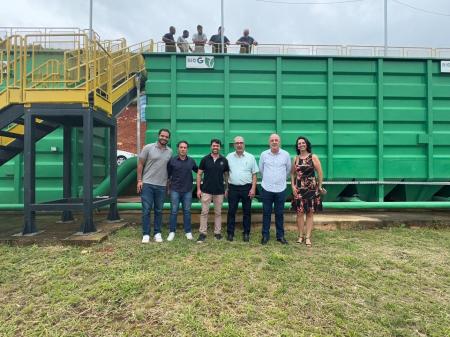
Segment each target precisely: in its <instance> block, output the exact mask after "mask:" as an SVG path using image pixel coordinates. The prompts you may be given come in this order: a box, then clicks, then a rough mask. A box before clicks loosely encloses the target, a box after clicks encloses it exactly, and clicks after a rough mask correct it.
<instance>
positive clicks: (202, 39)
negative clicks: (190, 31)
mask: <svg viewBox="0 0 450 337" xmlns="http://www.w3.org/2000/svg"><path fill="white" fill-rule="evenodd" d="M207 41H208V37H207V36H206V34H204V33H203V27H202V26H201V25H198V26H197V33H195V34H194V35H192V42H193V43H194V53H199V54H204V53H205V44H206V42H207Z"/></svg>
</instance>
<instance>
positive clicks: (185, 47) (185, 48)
mask: <svg viewBox="0 0 450 337" xmlns="http://www.w3.org/2000/svg"><path fill="white" fill-rule="evenodd" d="M188 37H189V32H188V31H187V30H183V35H182V36H179V37H178V39H177V46H178V48H180V52H181V53H189V51H192V48H191V46H189V42H188V40H187V38H188Z"/></svg>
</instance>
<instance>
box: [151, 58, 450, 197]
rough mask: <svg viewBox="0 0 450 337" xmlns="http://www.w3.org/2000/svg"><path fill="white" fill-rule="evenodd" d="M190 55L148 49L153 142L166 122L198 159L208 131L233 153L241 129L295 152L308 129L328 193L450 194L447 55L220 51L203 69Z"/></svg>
mask: <svg viewBox="0 0 450 337" xmlns="http://www.w3.org/2000/svg"><path fill="white" fill-rule="evenodd" d="M190 56H192V55H190ZM187 57H188V56H187V55H186V54H184V55H183V54H173V53H148V54H145V63H146V69H147V73H148V80H147V83H146V95H147V107H146V111H145V113H146V119H147V135H146V139H147V142H152V141H154V140H155V139H156V133H157V130H158V129H160V128H162V127H166V128H169V129H170V130H171V131H172V139H171V143H172V144H176V142H177V141H179V140H181V139H185V140H187V141H188V142H189V143H190V149H189V151H190V154H191V155H192V156H193V157H194V158H195V159H197V160H198V159H199V158H200V157H201V156H203V155H204V154H206V153H208V151H209V141H210V139H211V138H213V137H217V138H220V139H222V140H223V141H224V152H225V153H228V152H229V151H231V150H232V145H231V142H232V139H233V137H235V136H236V135H242V136H244V137H245V139H246V148H247V150H248V151H249V152H251V153H253V154H255V155H256V156H257V157H259V154H260V153H261V152H262V151H263V150H265V149H267V146H268V145H267V144H268V137H269V135H270V134H271V133H273V132H276V133H278V134H280V136H281V139H282V146H283V148H284V149H286V150H287V151H288V152H289V153H290V154H291V155H292V156H294V154H295V149H294V143H295V140H296V138H297V137H298V136H299V135H304V136H307V137H308V138H309V139H310V140H311V142H312V144H313V152H314V153H316V154H317V155H318V156H319V157H320V159H321V162H322V166H323V170H324V175H325V180H326V181H329V182H334V183H333V184H332V183H330V184H328V185H327V190H328V192H329V193H328V195H327V197H326V200H327V201H348V200H355V201H361V200H362V201H372V202H383V201H404V202H410V201H431V200H433V198H438V199H435V200H439V201H443V200H444V201H445V200H450V199H449V197H450V193H449V192H450V189H449V186H446V185H445V182H447V181H449V180H450V179H449V178H450V74H445V73H441V70H440V60H438V59H404V58H402V59H398V58H361V57H358V58H356V57H355V58H349V57H345V58H344V57H319V56H314V57H305V56H277V55H226V54H225V55H223V54H215V55H214V60H213V62H211V61H209V64H210V65H211V64H212V65H213V66H212V67H210V68H209V69H197V68H189V67H187ZM207 57H210V56H207ZM358 182H361V183H358ZM389 182H392V183H389ZM423 182H426V183H427V184H422V183H423ZM437 182H443V183H442V184H439V183H438V184H436V183H437ZM416 183H417V184H416Z"/></svg>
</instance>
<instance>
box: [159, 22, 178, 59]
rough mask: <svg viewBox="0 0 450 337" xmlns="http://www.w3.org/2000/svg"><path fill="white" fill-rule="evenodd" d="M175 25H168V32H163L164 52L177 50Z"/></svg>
mask: <svg viewBox="0 0 450 337" xmlns="http://www.w3.org/2000/svg"><path fill="white" fill-rule="evenodd" d="M175 32H176V30H175V27H174V26H170V27H169V32H168V33H166V34H164V36H163V37H162V40H163V42H164V43H165V44H166V53H176V52H177V47H176V46H175V38H174V35H175Z"/></svg>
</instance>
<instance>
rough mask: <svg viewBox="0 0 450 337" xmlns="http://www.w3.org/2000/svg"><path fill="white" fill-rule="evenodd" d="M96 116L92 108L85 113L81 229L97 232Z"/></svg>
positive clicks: (82, 230)
mask: <svg viewBox="0 0 450 337" xmlns="http://www.w3.org/2000/svg"><path fill="white" fill-rule="evenodd" d="M93 138H94V116H93V110H92V108H89V110H87V111H86V113H85V114H84V115H83V223H82V225H81V228H80V231H81V232H83V233H90V232H95V231H96V228H95V225H94V212H93V199H94V198H93V191H92V189H93V185H94V184H93V176H92V175H93V167H94V165H93V147H94V146H93V145H94V141H93Z"/></svg>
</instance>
